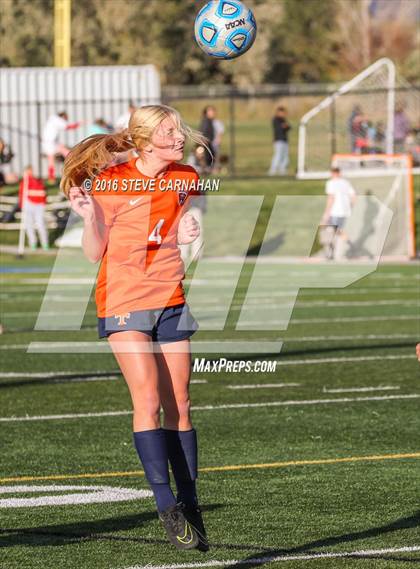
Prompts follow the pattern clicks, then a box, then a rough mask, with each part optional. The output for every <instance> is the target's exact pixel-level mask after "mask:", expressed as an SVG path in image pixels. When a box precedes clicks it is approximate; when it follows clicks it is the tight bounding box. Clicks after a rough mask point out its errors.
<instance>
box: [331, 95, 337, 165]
mask: <svg viewBox="0 0 420 569" xmlns="http://www.w3.org/2000/svg"><path fill="white" fill-rule="evenodd" d="M330 120H331V131H330V136H331V156H334V154H337V118H336V109H335V98H334V97H333V99H332V101H331V107H330Z"/></svg>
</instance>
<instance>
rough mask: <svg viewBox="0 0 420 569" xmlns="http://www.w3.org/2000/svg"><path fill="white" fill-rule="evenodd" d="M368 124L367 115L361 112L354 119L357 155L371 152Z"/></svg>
mask: <svg viewBox="0 0 420 569" xmlns="http://www.w3.org/2000/svg"><path fill="white" fill-rule="evenodd" d="M368 124H369V123H368V120H367V117H366V115H364V114H363V113H361V112H359V113H358V114H356V115H355V117H354V118H353V123H352V134H353V136H354V152H355V153H356V154H366V153H367V152H369V139H368Z"/></svg>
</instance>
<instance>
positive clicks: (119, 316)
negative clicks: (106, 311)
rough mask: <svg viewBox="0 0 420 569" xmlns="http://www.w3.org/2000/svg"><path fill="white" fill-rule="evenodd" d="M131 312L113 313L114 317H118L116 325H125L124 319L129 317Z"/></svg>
mask: <svg viewBox="0 0 420 569" xmlns="http://www.w3.org/2000/svg"><path fill="white" fill-rule="evenodd" d="M130 315H131V312H127V314H115V316H114V318H118V319H119V320H118V326H125V325H126V324H127V322H126V319H127V320H128V318H130Z"/></svg>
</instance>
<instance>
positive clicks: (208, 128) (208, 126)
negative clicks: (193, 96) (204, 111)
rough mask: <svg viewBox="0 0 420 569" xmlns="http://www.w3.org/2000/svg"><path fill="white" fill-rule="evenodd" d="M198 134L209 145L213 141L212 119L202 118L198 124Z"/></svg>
mask: <svg viewBox="0 0 420 569" xmlns="http://www.w3.org/2000/svg"><path fill="white" fill-rule="evenodd" d="M200 132H201V133H202V134H203V135H204V136H205V137H206V138H207V140H208V141H209V143H210V144H211V143H212V142H213V140H214V124H213V119H210V118H208V117H203V119H202V121H201V124H200Z"/></svg>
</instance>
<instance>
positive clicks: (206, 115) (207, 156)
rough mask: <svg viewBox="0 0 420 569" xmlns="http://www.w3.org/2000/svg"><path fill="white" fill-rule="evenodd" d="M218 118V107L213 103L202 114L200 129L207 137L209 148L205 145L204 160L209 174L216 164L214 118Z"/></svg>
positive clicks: (206, 171)
mask: <svg viewBox="0 0 420 569" xmlns="http://www.w3.org/2000/svg"><path fill="white" fill-rule="evenodd" d="M215 118H216V109H215V108H214V107H212V106H211V105H208V106H207V107H204V109H203V112H202V115H201V122H200V128H199V131H200V132H201V134H203V136H205V137H206V139H207V145H208V148H205V147H204V146H203V147H202V148H204V162H205V172H204V173H207V174H209V173H210V172H211V171H212V169H213V165H214V156H215V149H214V146H213V144H214V139H215V136H216V131H215V127H214V119H215Z"/></svg>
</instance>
